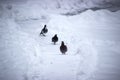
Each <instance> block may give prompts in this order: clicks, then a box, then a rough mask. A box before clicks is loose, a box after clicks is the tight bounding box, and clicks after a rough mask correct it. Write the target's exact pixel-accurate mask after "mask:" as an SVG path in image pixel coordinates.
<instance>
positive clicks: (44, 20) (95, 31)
mask: <svg viewBox="0 0 120 80" xmlns="http://www.w3.org/2000/svg"><path fill="white" fill-rule="evenodd" d="M45 1H46V0H45ZM30 3H31V2H30ZM30 3H28V5H13V8H11V6H10V5H7V6H6V5H3V6H0V9H1V12H0V80H120V63H119V58H120V51H119V50H120V36H119V35H120V16H119V15H120V11H117V12H110V11H108V10H98V11H91V10H88V11H85V12H83V13H81V14H78V15H75V16H64V15H60V14H58V13H57V12H56V11H55V12H54V11H52V10H51V9H48V10H39V7H38V6H37V5H33V6H30V7H28V6H29V5H30ZM65 6H66V5H65ZM61 11H63V12H64V9H61ZM44 24H47V28H48V33H47V34H46V36H45V37H44V36H40V35H39V33H40V31H41V29H42V28H43V26H44ZM54 34H57V35H58V37H59V41H58V42H57V44H56V45H53V43H52V42H51V38H52V37H53V36H54ZM61 41H64V42H65V44H66V45H67V47H68V51H67V53H66V55H62V54H61V52H60V50H59V47H60V45H61Z"/></svg>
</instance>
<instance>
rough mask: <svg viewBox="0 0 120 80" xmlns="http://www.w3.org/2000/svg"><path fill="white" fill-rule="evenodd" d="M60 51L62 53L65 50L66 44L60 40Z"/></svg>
mask: <svg viewBox="0 0 120 80" xmlns="http://www.w3.org/2000/svg"><path fill="white" fill-rule="evenodd" d="M60 51H61V53H62V54H65V53H66V52H67V46H66V45H65V44H64V42H63V41H62V42H61V46H60Z"/></svg>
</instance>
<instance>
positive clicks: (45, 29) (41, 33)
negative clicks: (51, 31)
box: [40, 25, 48, 36]
mask: <svg viewBox="0 0 120 80" xmlns="http://www.w3.org/2000/svg"><path fill="white" fill-rule="evenodd" d="M47 32H48V29H47V28H46V25H44V28H43V29H42V30H41V32H40V35H43V36H45V34H46V33H47Z"/></svg>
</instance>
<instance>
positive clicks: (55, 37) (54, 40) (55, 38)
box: [52, 34, 58, 44]
mask: <svg viewBox="0 0 120 80" xmlns="http://www.w3.org/2000/svg"><path fill="white" fill-rule="evenodd" d="M57 41H58V37H57V34H55V35H54V36H53V37H52V42H54V44H56V42H57Z"/></svg>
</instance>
